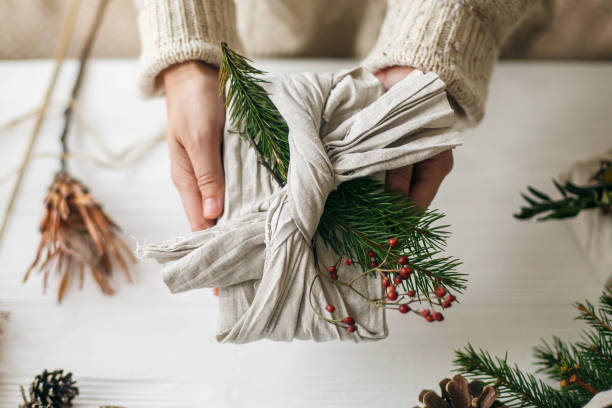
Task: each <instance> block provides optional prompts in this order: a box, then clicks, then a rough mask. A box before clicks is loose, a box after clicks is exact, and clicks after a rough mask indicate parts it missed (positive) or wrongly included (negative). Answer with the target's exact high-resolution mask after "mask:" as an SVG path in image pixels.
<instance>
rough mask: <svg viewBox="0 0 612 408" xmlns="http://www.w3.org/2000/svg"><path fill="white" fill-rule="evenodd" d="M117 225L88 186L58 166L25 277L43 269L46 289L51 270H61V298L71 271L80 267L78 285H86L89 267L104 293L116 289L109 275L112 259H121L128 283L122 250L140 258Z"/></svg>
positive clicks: (118, 260)
mask: <svg viewBox="0 0 612 408" xmlns="http://www.w3.org/2000/svg"><path fill="white" fill-rule="evenodd" d="M118 232H119V227H118V226H117V225H116V224H115V223H114V222H113V221H111V219H110V218H109V217H108V216H107V215H106V214H105V213H104V211H102V208H101V207H100V205H99V204H98V203H97V202H96V201H95V200H94V198H93V197H92V195H91V194H90V193H89V191H88V189H87V188H86V187H84V186H83V185H82V184H81V183H80V182H78V181H77V180H75V179H73V178H72V177H70V175H69V174H68V173H67V172H65V171H60V172H59V173H58V174H57V175H56V176H55V179H54V180H53V183H52V184H51V187H49V192H48V193H47V197H46V199H45V212H44V214H43V218H42V221H41V223H40V233H41V240H40V245H39V247H38V251H37V253H36V257H35V258H34V262H32V265H31V266H30V267H29V268H28V270H27V272H26V274H25V276H24V278H23V281H24V282H25V281H27V279H28V277H29V276H30V273H31V272H32V270H33V269H35V268H38V270H39V271H40V272H41V273H42V274H43V288H44V290H46V288H47V281H48V277H49V274H50V272H51V271H52V270H57V271H59V273H60V275H61V278H60V284H59V288H58V292H57V300H58V302H61V301H62V298H63V297H64V294H65V292H66V289H67V288H68V284H69V281H70V275H71V274H72V271H78V276H79V287H82V286H83V280H84V274H85V268H89V269H90V270H91V273H92V275H93V277H94V279H95V280H96V282H97V283H98V285H99V286H100V289H102V292H103V293H104V294H105V295H112V294H113V293H114V291H113V289H112V287H111V286H110V284H109V282H108V280H109V278H110V276H111V273H112V264H113V262H116V263H118V264H119V266H120V267H121V269H122V270H123V272H124V273H125V276H126V277H127V279H128V281H129V282H132V277H131V276H130V272H129V269H128V265H127V262H126V260H125V259H124V255H122V254H121V253H122V252H123V253H125V254H127V257H128V259H129V260H131V262H135V261H136V259H135V258H134V255H132V252H131V250H130V249H129V248H128V246H127V245H126V244H125V243H124V242H123V241H122V240H121V238H119V236H118Z"/></svg>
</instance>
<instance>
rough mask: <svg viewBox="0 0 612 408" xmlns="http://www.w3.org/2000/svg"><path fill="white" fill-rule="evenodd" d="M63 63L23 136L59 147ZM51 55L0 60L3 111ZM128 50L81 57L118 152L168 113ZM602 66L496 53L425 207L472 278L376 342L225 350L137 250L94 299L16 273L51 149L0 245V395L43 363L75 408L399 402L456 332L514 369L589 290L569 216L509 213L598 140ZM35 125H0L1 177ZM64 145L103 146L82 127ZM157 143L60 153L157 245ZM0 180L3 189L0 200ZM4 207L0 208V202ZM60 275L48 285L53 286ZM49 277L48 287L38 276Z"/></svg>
mask: <svg viewBox="0 0 612 408" xmlns="http://www.w3.org/2000/svg"><path fill="white" fill-rule="evenodd" d="M259 64H260V65H261V66H262V67H263V68H264V69H267V70H269V71H271V72H273V73H284V72H293V71H301V70H315V71H327V70H332V69H338V68H342V67H347V66H349V65H350V64H351V62H350V61H333V62H332V61H305V62H304V61H282V62H280V61H261V62H260V63H259ZM75 70H76V64H75V62H74V61H70V62H69V63H68V64H67V65H66V66H65V69H63V71H62V75H61V78H60V82H59V85H58V88H57V91H56V92H55V94H54V101H56V102H58V103H59V105H55V106H56V108H55V109H54V110H53V111H52V114H50V115H49V116H48V119H47V120H46V122H45V125H44V127H43V129H42V133H41V135H40V140H39V143H38V144H37V146H36V152H37V154H38V155H40V154H42V153H45V152H47V153H48V152H57V150H58V144H57V135H58V134H59V131H60V129H61V125H62V121H61V110H60V109H61V101H62V100H65V99H66V97H67V95H68V94H69V89H70V86H71V80H72V77H73V75H74V72H75ZM50 71H51V64H50V62H49V61H38V62H25V61H22V62H19V61H17V62H6V61H4V62H0V123H4V122H6V121H7V120H8V119H9V118H11V117H13V116H14V115H16V114H19V113H22V112H24V111H26V110H29V109H32V108H34V107H36V105H37V104H38V103H39V101H40V100H41V96H42V94H43V89H44V86H45V84H46V82H47V80H48V77H49V75H50ZM134 78H135V61H132V60H104V61H94V62H93V63H92V64H91V66H90V70H89V73H88V75H87V78H86V82H85V88H84V92H83V95H82V105H83V107H84V111H85V113H86V116H87V118H88V121H89V122H90V123H91V124H92V125H93V126H94V127H95V128H96V129H97V130H98V131H99V132H100V133H101V134H102V135H104V137H105V140H106V141H107V143H108V144H110V145H111V146H112V147H113V148H115V149H117V150H119V149H120V148H121V147H124V146H127V145H129V144H130V143H132V142H133V141H134V140H137V139H139V138H146V137H149V136H151V135H153V134H155V133H156V132H158V131H159V130H160V129H163V126H164V123H165V108H164V104H163V101H162V100H159V99H158V100H154V101H143V100H141V99H139V97H138V94H137V91H136V89H135V86H134ZM611 78H612V64H571V63H562V64H560V63H503V64H500V66H498V68H497V70H496V72H495V75H494V78H493V81H492V84H491V88H490V98H489V101H488V112H487V116H486V119H485V120H484V122H483V123H482V124H481V125H480V126H479V127H478V128H477V129H475V130H471V131H468V132H466V134H465V146H464V147H462V148H460V149H458V150H456V152H455V169H454V171H453V172H452V174H451V175H450V176H449V177H448V179H447V180H446V182H445V183H444V185H443V187H442V189H441V191H440V192H439V194H438V197H437V198H436V201H435V202H434V204H433V205H434V206H435V207H437V208H440V209H442V210H443V211H445V212H446V213H447V214H448V217H447V221H448V223H450V224H451V225H452V231H453V234H454V235H453V237H452V239H451V240H450V243H449V252H450V253H452V254H453V255H455V256H457V257H459V258H461V259H462V260H463V261H464V266H463V270H464V271H465V272H467V273H469V274H470V283H469V289H468V291H467V292H466V293H465V295H463V296H461V297H460V300H461V302H462V303H461V304H460V305H456V306H455V307H453V308H452V309H450V310H449V311H448V313H446V320H445V322H444V323H443V324H428V323H426V322H425V321H424V320H423V319H419V318H417V317H415V316H412V315H410V317H406V316H404V315H399V314H398V315H396V314H393V313H391V314H390V328H391V334H390V336H389V338H388V339H387V340H385V341H381V342H378V343H372V344H361V345H355V344H351V343H342V344H341V343H326V344H313V343H308V342H294V343H290V344H278V343H272V342H265V341H264V342H258V343H255V344H250V345H243V346H231V345H219V344H216V343H214V342H213V340H212V337H211V335H212V333H213V331H214V327H215V314H216V305H215V303H216V298H214V297H213V296H212V294H211V293H210V292H209V291H207V290H203V291H196V292H190V293H187V294H183V295H170V294H169V293H168V290H167V289H166V288H165V287H164V285H163V283H162V281H161V279H160V278H159V275H158V271H159V267H158V265H156V264H153V263H141V264H140V265H138V267H137V268H136V270H135V276H136V282H135V283H134V284H133V285H128V284H127V283H126V282H125V279H124V278H123V276H121V275H120V274H117V275H116V279H115V280H114V284H115V287H117V288H118V293H117V295H115V296H114V297H104V296H103V295H102V294H101V293H100V292H99V290H98V289H97V287H96V286H95V284H94V282H93V280H92V279H91V277H89V276H88V277H87V279H86V284H85V288H84V289H83V290H82V291H79V290H78V289H77V288H76V287H72V288H71V289H70V291H69V293H68V295H67V297H66V299H65V301H64V303H63V304H62V305H61V306H58V305H57V304H56V302H55V292H54V291H53V290H52V291H50V292H49V293H48V294H47V295H46V296H43V294H42V293H41V281H40V279H37V277H36V276H34V277H33V279H31V281H29V282H28V283H27V284H25V285H23V284H21V279H22V276H23V272H24V270H25V268H26V267H27V265H28V264H29V262H30V261H31V257H32V256H33V254H34V251H35V248H36V245H37V243H38V232H37V225H38V221H39V217H40V216H41V214H42V205H41V203H42V199H43V197H44V194H45V192H46V188H47V186H48V184H49V183H50V181H51V179H52V175H53V173H54V171H55V169H56V160H55V159H52V158H49V157H40V158H37V159H36V160H35V161H34V162H33V163H32V166H31V167H30V170H29V172H28V173H27V177H26V179H25V183H24V185H23V188H22V190H21V195H20V196H19V199H18V201H17V206H16V210H15V212H14V214H13V217H12V221H11V223H10V225H9V229H8V231H7V235H6V237H5V240H4V243H3V244H2V247H1V248H0V310H7V311H9V312H10V313H11V318H10V321H9V322H7V323H6V324H5V325H4V332H5V334H4V339H3V341H2V342H1V343H0V407H2V408H4V407H15V406H16V405H17V403H18V401H19V392H18V385H19V384H24V385H25V384H28V383H29V381H30V380H31V378H32V376H33V375H35V374H37V373H38V372H39V371H41V370H42V369H44V368H51V369H53V368H60V367H61V368H65V369H67V370H71V371H73V372H74V375H75V376H76V378H77V379H78V384H79V386H80V388H81V396H80V397H79V399H78V404H77V406H79V407H84V406H93V405H95V404H102V403H104V404H118V405H124V406H129V407H225V406H227V407H266V408H273V407H283V408H285V407H313V406H317V407H319V408H324V407H352V408H356V407H364V408H365V407H367V408H371V407H382V406H395V405H397V406H407V407H409V406H413V404H414V403H416V398H417V394H418V392H419V390H420V389H422V388H425V387H429V388H431V387H435V386H436V384H437V381H438V380H439V379H440V378H442V377H443V376H445V375H447V374H448V372H449V370H450V369H451V367H452V365H451V360H452V359H453V350H454V349H456V348H459V347H462V346H464V345H465V344H466V343H467V342H468V341H471V342H472V343H473V344H474V345H476V346H483V347H485V348H487V349H489V350H490V351H491V352H493V353H500V354H501V353H503V352H504V351H505V350H506V349H507V350H508V351H509V355H510V358H511V360H513V361H516V362H518V363H519V364H521V365H522V366H524V367H529V366H530V363H531V361H532V347H533V346H534V345H536V344H537V343H538V342H539V339H540V338H542V337H544V338H548V337H550V336H551V335H553V334H557V335H559V336H562V337H564V338H567V339H575V338H577V337H578V336H579V332H580V328H581V325H580V323H579V322H575V321H573V317H574V314H575V313H574V310H573V309H572V307H571V303H572V302H574V301H575V300H581V299H584V298H590V299H593V300H594V299H595V297H596V296H597V295H598V294H599V292H600V290H601V286H600V284H599V282H598V279H597V278H596V277H595V275H594V273H593V271H592V270H591V269H590V267H589V265H588V264H587V263H586V258H585V256H584V255H583V254H582V252H581V251H580V249H579V247H578V246H577V244H576V243H575V242H574V238H573V236H572V235H571V232H570V230H569V228H568V227H567V225H565V224H564V223H558V222H551V223H546V224H537V223H533V222H532V223H525V222H523V223H521V222H519V221H516V220H514V219H513V218H512V213H513V212H514V211H515V210H517V209H518V207H519V205H520V204H521V199H520V197H519V192H520V191H522V190H523V189H524V187H525V186H526V185H527V184H532V185H535V186H540V187H543V188H545V189H550V179H551V177H552V176H555V175H556V174H557V173H558V172H559V171H561V170H563V169H564V168H566V167H567V166H568V165H569V164H570V163H571V162H572V161H573V160H575V159H578V158H585V157H588V156H590V155H593V154H596V153H598V152H600V151H601V150H603V149H606V148H610V147H611V146H610V145H611V143H610V142H612V119H611V118H612V80H611ZM31 127H32V122H31V121H30V122H28V123H25V124H22V125H19V126H17V127H15V128H13V129H11V130H8V131H4V132H2V133H0V169H1V171H0V177H1V176H3V175H4V174H6V173H7V172H8V171H10V169H12V168H14V167H15V166H17V164H18V162H19V160H20V157H21V155H22V152H23V151H24V148H25V143H26V139H27V137H28V136H29V133H30V130H31ZM72 141H73V145H74V149H75V150H79V151H83V152H88V153H90V154H94V155H97V156H100V155H101V152H100V150H99V148H98V147H97V146H96V145H95V144H94V143H92V141H91V138H88V137H87V136H86V135H85V134H82V133H81V134H76V135H74V136H72ZM167 156H168V155H167V151H166V148H165V146H164V145H163V144H160V145H159V146H158V147H157V148H156V149H155V150H154V151H153V152H152V153H151V154H149V155H148V156H147V157H146V158H145V159H144V160H143V161H141V162H139V163H138V164H137V165H135V166H133V167H130V168H125V169H119V170H116V169H106V168H101V167H99V166H96V165H94V164H92V163H90V162H85V161H76V162H73V163H72V168H73V170H74V173H75V174H77V175H79V177H80V178H81V179H82V180H83V181H84V182H85V183H86V184H87V185H89V186H90V187H91V189H92V190H93V193H94V195H95V196H96V197H97V198H98V200H99V201H100V202H101V203H103V205H104V208H105V209H106V210H107V212H108V213H109V214H110V215H111V216H112V217H113V218H114V219H115V220H116V221H117V222H118V223H119V224H120V225H121V226H122V227H123V228H124V231H125V234H126V236H127V237H128V239H129V237H130V236H133V237H135V238H137V239H138V240H150V241H156V240H160V239H164V238H168V237H171V236H174V235H177V234H180V233H183V232H185V231H186V230H187V228H188V227H187V223H186V221H185V219H184V216H183V212H182V209H181V206H180V203H179V199H178V195H177V194H176V192H175V191H174V189H173V187H172V184H171V182H170V178H169V173H168V168H169V165H168V159H167ZM11 184H12V180H11V182H5V183H3V184H2V185H0V198H1V200H0V206H4V205H5V204H6V199H7V197H8V193H9V191H10V187H11ZM0 208H2V207H0ZM54 284H57V281H55V282H54ZM53 287H55V286H53Z"/></svg>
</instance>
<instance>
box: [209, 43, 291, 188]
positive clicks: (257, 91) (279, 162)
mask: <svg viewBox="0 0 612 408" xmlns="http://www.w3.org/2000/svg"><path fill="white" fill-rule="evenodd" d="M221 51H222V53H223V58H222V60H221V66H220V68H219V87H220V89H219V92H220V93H223V92H224V91H225V88H226V86H227V85H228V83H229V86H227V95H226V100H225V106H226V108H227V109H228V110H229V112H230V120H231V122H232V124H234V126H235V127H236V128H237V130H238V133H239V134H240V135H241V136H242V137H244V138H245V139H247V140H248V141H249V142H250V143H251V146H253V147H254V148H255V150H256V151H257V154H258V158H259V161H260V163H261V164H262V165H263V166H264V167H266V168H267V169H268V170H269V171H270V172H271V174H272V176H273V177H274V179H275V180H276V181H277V183H278V184H279V185H281V186H283V185H285V183H286V182H287V170H288V169H289V139H288V138H287V135H288V134H289V128H288V127H287V123H286V122H285V120H284V119H283V117H282V116H281V114H280V113H279V112H278V110H277V109H276V106H274V103H272V101H271V100H270V98H269V97H268V93H267V92H266V90H265V89H264V88H263V87H262V86H261V84H263V83H266V82H267V81H265V80H263V79H261V78H260V76H261V75H263V74H264V72H263V71H260V70H258V69H256V68H255V67H253V66H252V65H251V64H250V63H249V62H250V60H249V59H248V58H245V57H243V56H242V55H240V54H238V53H236V52H234V51H233V50H232V49H230V48H229V46H228V45H227V44H226V43H224V42H223V43H221Z"/></svg>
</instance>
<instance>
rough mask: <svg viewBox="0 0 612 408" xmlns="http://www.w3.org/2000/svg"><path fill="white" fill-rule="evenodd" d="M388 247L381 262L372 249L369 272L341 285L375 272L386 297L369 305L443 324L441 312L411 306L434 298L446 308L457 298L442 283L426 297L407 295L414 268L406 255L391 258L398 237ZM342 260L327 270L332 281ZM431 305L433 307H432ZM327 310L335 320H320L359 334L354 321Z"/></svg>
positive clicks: (350, 262)
mask: <svg viewBox="0 0 612 408" xmlns="http://www.w3.org/2000/svg"><path fill="white" fill-rule="evenodd" d="M388 244H389V246H388V249H387V253H386V255H385V256H384V258H383V259H382V260H381V261H380V262H379V261H378V259H377V258H376V253H375V252H374V250H369V251H368V258H369V259H370V261H369V266H370V269H368V270H366V271H364V272H363V273H362V274H361V275H358V276H357V277H355V278H354V279H353V280H351V281H349V282H342V283H343V284H346V285H348V286H350V285H351V284H352V283H353V282H354V281H355V280H357V279H359V278H361V277H363V276H366V275H368V274H371V273H372V272H375V273H377V274H379V275H380V277H381V280H380V283H381V285H382V287H383V288H384V289H385V296H384V297H383V298H381V299H369V300H370V302H372V303H373V304H374V305H375V306H377V307H384V308H387V309H396V310H398V311H399V312H400V313H402V314H407V313H408V312H413V313H415V314H419V315H421V316H422V317H423V318H424V319H425V320H427V321H428V322H434V321H439V322H441V321H443V320H444V316H443V315H442V313H440V312H437V311H432V310H429V309H423V310H416V309H413V308H412V307H411V304H412V303H415V302H419V303H421V302H423V301H428V302H429V303H430V304H432V303H431V301H430V299H431V298H432V297H433V296H435V297H437V298H438V299H439V302H440V303H438V305H439V306H441V307H442V308H443V309H447V308H449V307H451V306H452V303H453V302H454V301H456V300H457V298H456V297H455V296H454V295H452V294H450V293H448V292H447V289H446V288H445V287H444V286H442V285H441V284H440V283H438V286H436V288H435V290H434V291H433V292H426V293H422V295H423V296H417V294H416V292H415V290H413V289H407V290H405V292H404V291H403V289H406V283H404V282H405V281H407V282H408V283H407V285H408V286H412V283H411V282H410V277H411V276H412V269H411V268H410V266H412V264H411V263H410V259H409V258H408V256H406V255H400V256H399V257H397V258H395V257H394V256H393V255H392V252H391V249H392V248H393V247H395V246H396V245H397V244H398V240H397V238H395V237H393V238H390V239H389V241H388ZM395 256H397V255H395ZM340 261H341V259H339V260H338V262H337V263H336V265H332V266H329V267H328V268H327V272H328V273H329V278H330V279H331V280H332V281H337V280H338V266H337V265H338V264H339V263H340ZM353 263H354V261H353V260H351V259H350V258H347V259H345V261H344V264H345V265H347V266H350V265H353ZM438 282H439V281H438ZM398 288H400V289H398ZM400 292H402V293H400ZM398 299H399V300H398ZM400 302H401V303H400ZM432 306H434V305H433V304H432ZM325 310H326V311H327V312H328V313H330V314H332V318H327V317H324V316H322V315H320V314H319V316H320V317H321V318H323V319H325V320H327V321H328V322H330V323H333V324H336V325H339V326H341V327H344V328H345V329H346V330H347V331H348V332H349V333H353V332H355V331H357V326H356V325H355V320H354V319H353V318H352V317H351V316H346V317H344V318H341V319H340V318H334V316H333V314H334V312H335V311H336V307H335V306H334V305H331V304H330V305H327V306H326V307H325ZM317 314H318V313H317Z"/></svg>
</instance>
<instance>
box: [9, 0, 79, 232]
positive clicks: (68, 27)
mask: <svg viewBox="0 0 612 408" xmlns="http://www.w3.org/2000/svg"><path fill="white" fill-rule="evenodd" d="M80 4H81V0H72V2H71V3H70V7H69V9H68V15H67V17H66V21H65V23H64V28H63V30H62V33H61V35H60V41H59V45H58V48H57V52H56V54H55V65H54V68H53V73H52V75H51V79H50V80H49V84H48V85H47V90H46V92H45V96H44V98H43V103H42V105H41V107H40V110H39V111H38V116H37V118H36V123H35V124H34V128H33V129H32V134H31V136H30V140H29V142H28V146H27V148H26V153H25V155H24V157H23V161H22V164H21V167H20V168H19V173H18V174H17V180H16V181H15V185H14V187H13V191H12V192H11V195H10V197H9V200H8V203H7V205H6V208H5V210H4V216H3V218H2V224H0V243H1V242H2V237H3V236H4V232H5V230H6V226H7V224H8V219H9V216H10V214H11V211H12V209H13V206H14V204H15V199H16V198H17V194H18V193H19V188H20V187H21V183H22V182H23V177H24V175H25V171H26V169H27V167H28V164H29V163H30V159H31V157H32V151H33V149H34V144H35V143H36V139H37V138H38V134H39V133H40V128H41V125H42V122H43V119H44V117H45V112H46V111H47V107H48V106H49V101H50V99H51V94H52V93H53V89H54V88H55V84H56V82H57V78H58V76H59V71H60V68H61V66H62V63H63V61H64V58H65V56H66V50H67V49H68V44H69V43H70V39H71V37H72V32H73V31H74V26H75V23H76V17H77V12H78V10H79V5H80Z"/></svg>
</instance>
